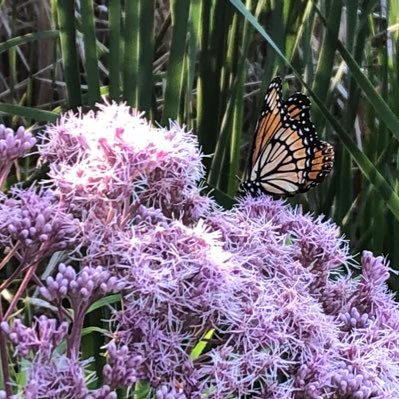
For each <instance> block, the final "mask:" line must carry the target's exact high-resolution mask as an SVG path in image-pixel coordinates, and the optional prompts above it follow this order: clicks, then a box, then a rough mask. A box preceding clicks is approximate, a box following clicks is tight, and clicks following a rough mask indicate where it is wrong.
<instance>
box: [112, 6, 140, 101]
mask: <svg viewBox="0 0 399 399" xmlns="http://www.w3.org/2000/svg"><path fill="white" fill-rule="evenodd" d="M139 19H140V16H139V3H138V1H128V2H127V3H126V10H125V26H124V36H125V47H124V60H123V97H124V99H125V100H126V101H127V103H128V104H129V105H131V106H133V107H136V108H137V106H138V103H137V84H138V62H139V61H138V51H139ZM115 40H117V38H116V37H115ZM114 45H115V46H116V43H114Z"/></svg>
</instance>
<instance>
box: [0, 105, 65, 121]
mask: <svg viewBox="0 0 399 399" xmlns="http://www.w3.org/2000/svg"><path fill="white" fill-rule="evenodd" d="M0 112H4V113H8V114H11V115H19V116H21V117H24V118H30V119H33V120H35V121H36V122H42V121H44V122H51V123H54V122H55V121H56V120H57V118H58V116H59V115H58V114H57V113H55V112H51V111H44V110H42V109H38V108H31V107H24V106H22V105H14V104H2V103H0Z"/></svg>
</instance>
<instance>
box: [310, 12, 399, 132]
mask: <svg viewBox="0 0 399 399" xmlns="http://www.w3.org/2000/svg"><path fill="white" fill-rule="evenodd" d="M315 8H316V10H317V12H318V14H319V16H320V18H321V20H322V21H323V23H324V24H325V26H326V27H327V29H328V25H327V23H326V21H325V18H324V17H323V15H322V14H321V13H320V10H319V9H318V8H317V7H316V6H315ZM337 49H338V51H339V53H340V54H341V57H342V58H343V59H344V61H345V62H346V64H347V65H348V67H349V69H350V71H351V73H352V75H353V77H354V78H355V80H356V82H357V83H358V85H359V86H360V88H361V89H362V90H363V92H364V93H365V95H366V96H367V99H368V101H369V102H370V104H371V105H372V106H373V108H374V110H375V111H376V113H377V115H378V117H379V119H380V120H381V121H382V122H384V123H385V125H386V126H387V127H388V129H389V130H391V132H392V133H393V134H394V135H395V136H396V138H397V139H399V119H398V118H397V117H396V115H395V114H394V113H393V112H392V110H391V109H390V108H389V106H388V104H387V103H386V102H385V101H384V100H383V98H382V97H381V96H380V95H379V93H378V92H377V90H376V89H375V88H374V86H373V84H372V83H371V82H370V80H369V79H368V78H367V76H366V75H365V74H364V73H363V72H362V70H361V68H360V66H359V64H358V63H357V62H356V60H355V59H354V58H353V57H352V55H351V54H350V52H349V51H348V50H347V49H346V47H345V46H344V45H343V43H342V42H341V41H340V40H338V41H337Z"/></svg>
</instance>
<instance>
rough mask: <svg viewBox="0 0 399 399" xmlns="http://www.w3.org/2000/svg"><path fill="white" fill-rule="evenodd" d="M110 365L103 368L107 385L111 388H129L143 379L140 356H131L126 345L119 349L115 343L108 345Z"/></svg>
mask: <svg viewBox="0 0 399 399" xmlns="http://www.w3.org/2000/svg"><path fill="white" fill-rule="evenodd" d="M107 349H108V363H107V364H106V365H105V366H104V367H103V376H104V381H105V383H106V384H107V385H108V386H110V387H118V388H122V387H123V388H128V387H131V386H133V384H134V383H135V382H136V381H137V380H138V379H139V378H140V377H141V374H142V373H141V372H140V368H141V363H142V362H143V358H142V357H141V356H140V355H137V356H133V357H132V356H131V354H130V353H129V349H128V347H127V346H126V345H124V346H121V347H120V348H117V347H116V345H115V344H114V343H112V342H111V343H110V344H109V345H108V348H107Z"/></svg>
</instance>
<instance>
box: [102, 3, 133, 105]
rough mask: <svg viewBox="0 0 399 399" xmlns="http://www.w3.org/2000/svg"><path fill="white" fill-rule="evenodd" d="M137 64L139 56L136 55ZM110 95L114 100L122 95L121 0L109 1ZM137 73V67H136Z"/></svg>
mask: <svg viewBox="0 0 399 399" xmlns="http://www.w3.org/2000/svg"><path fill="white" fill-rule="evenodd" d="M136 65H137V57H136ZM108 70H109V96H110V98H111V99H113V100H119V97H120V77H121V72H120V71H121V2H120V0H110V1H109V56H108ZM136 73H137V68H136Z"/></svg>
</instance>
